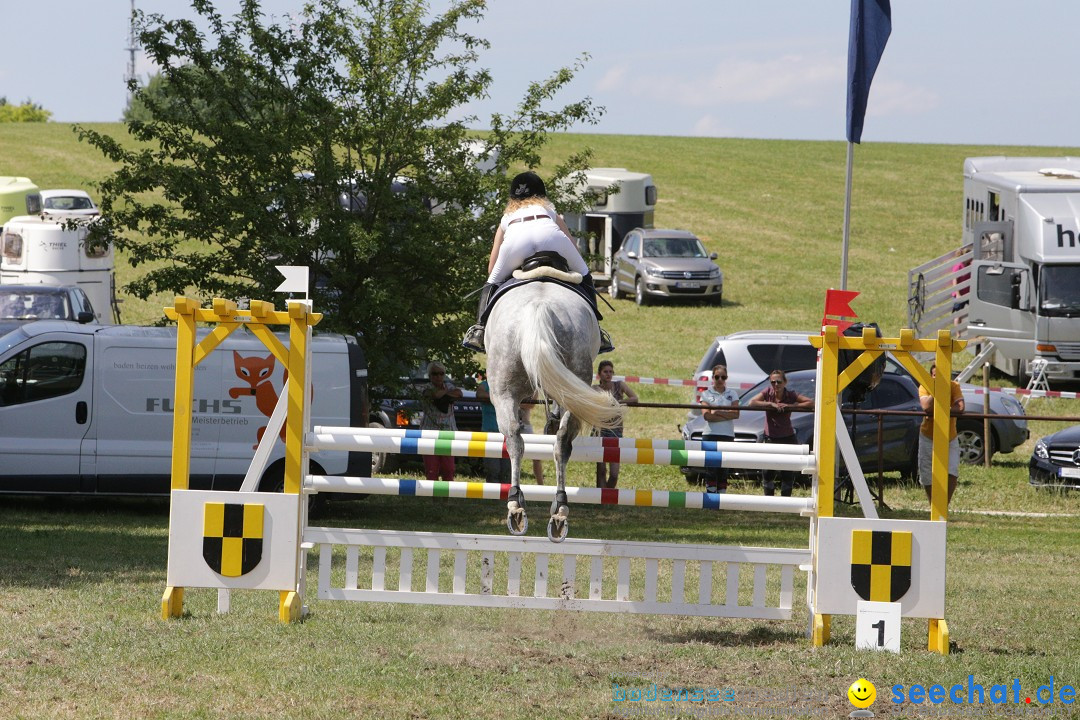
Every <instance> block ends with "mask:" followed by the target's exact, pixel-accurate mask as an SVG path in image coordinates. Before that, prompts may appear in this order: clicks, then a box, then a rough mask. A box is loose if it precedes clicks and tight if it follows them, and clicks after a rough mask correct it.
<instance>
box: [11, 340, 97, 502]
mask: <svg viewBox="0 0 1080 720" xmlns="http://www.w3.org/2000/svg"><path fill="white" fill-rule="evenodd" d="M93 343H94V336H93V335H80V334H75V333H65V332H56V333H47V334H43V335H38V336H35V337H30V338H28V339H27V340H26V341H25V342H22V343H20V344H18V345H16V346H15V347H12V348H10V349H9V350H8V351H7V352H5V353H4V355H3V356H2V357H0V490H4V491H9V492H12V491H14V492H34V493H53V492H60V493H71V492H84V491H92V490H93V478H92V477H88V478H87V480H86V484H85V485H86V486H84V483H83V482H82V473H81V469H80V460H81V452H82V444H83V439H84V438H85V437H86V435H87V431H88V429H89V427H90V417H91V413H92V411H93V400H94V398H93V387H94V383H93V374H94V367H93V364H94V353H93Z"/></svg>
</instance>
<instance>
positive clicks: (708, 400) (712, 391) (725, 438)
mask: <svg viewBox="0 0 1080 720" xmlns="http://www.w3.org/2000/svg"><path fill="white" fill-rule="evenodd" d="M712 377H713V384H712V387H710V388H708V389H706V390H705V391H703V392H702V393H701V400H700V402H701V406H702V408H703V410H702V411H701V417H703V418H704V419H705V421H706V422H707V423H709V430H708V432H707V433H705V434H704V435H702V436H701V439H702V440H718V441H721V442H732V441H734V440H735V422H734V421H735V418H737V417H739V409H738V407H728V406H733V405H734V406H737V405H738V404H739V396H738V394H737V393H736V392H735V391H734V390H731V389H729V388H728V387H727V378H728V371H727V366H726V365H715V366H714V367H713V369H712ZM727 478H728V471H727V468H708V469H707V470H706V475H705V491H706V492H711V493H715V492H721V493H723V492H727Z"/></svg>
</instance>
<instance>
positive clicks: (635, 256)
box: [626, 250, 637, 260]
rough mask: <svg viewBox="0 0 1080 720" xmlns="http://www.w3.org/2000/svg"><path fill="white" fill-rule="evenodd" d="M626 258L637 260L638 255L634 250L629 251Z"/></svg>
mask: <svg viewBox="0 0 1080 720" xmlns="http://www.w3.org/2000/svg"><path fill="white" fill-rule="evenodd" d="M626 257H628V258H630V259H631V260H637V253H636V252H634V251H633V250H628V251H627V252H626Z"/></svg>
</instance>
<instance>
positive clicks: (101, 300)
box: [0, 215, 119, 323]
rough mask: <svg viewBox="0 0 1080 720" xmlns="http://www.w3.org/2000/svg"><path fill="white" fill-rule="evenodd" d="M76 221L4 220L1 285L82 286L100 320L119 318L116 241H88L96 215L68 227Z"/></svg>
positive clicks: (103, 321)
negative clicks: (115, 267) (99, 242)
mask: <svg viewBox="0 0 1080 720" xmlns="http://www.w3.org/2000/svg"><path fill="white" fill-rule="evenodd" d="M72 221H73V220H72V218H63V217H57V218H55V219H53V218H50V217H45V216H28V215H23V216H19V217H14V218H12V219H11V220H9V221H8V222H7V223H5V225H4V231H3V235H2V236H0V284H8V285H15V284H17V285H33V284H38V283H40V284H43V285H78V286H79V287H81V288H82V289H83V291H84V292H85V293H86V295H87V296H88V297H89V298H90V302H91V304H92V305H93V306H94V314H95V315H96V316H97V320H98V322H100V323H108V322H110V321H112V320H114V319H115V321H116V322H119V319H118V315H119V313H118V312H117V307H116V301H115V297H116V288H115V279H114V277H115V276H114V274H113V269H114V265H115V262H114V257H113V249H112V245H111V244H104V245H98V244H93V245H91V244H88V243H87V242H86V237H87V234H88V233H89V229H88V223H89V222H93V220H92V219H90V220H87V221H80V222H79V224H78V225H77V226H75V227H70V226H68V223H69V222H72Z"/></svg>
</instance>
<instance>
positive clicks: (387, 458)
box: [368, 422, 398, 475]
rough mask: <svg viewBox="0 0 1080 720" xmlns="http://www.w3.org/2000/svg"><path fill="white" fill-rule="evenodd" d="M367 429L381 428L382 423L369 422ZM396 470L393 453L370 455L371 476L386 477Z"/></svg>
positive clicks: (396, 462) (374, 453) (396, 465)
mask: <svg viewBox="0 0 1080 720" xmlns="http://www.w3.org/2000/svg"><path fill="white" fill-rule="evenodd" d="M368 427H369V428H382V427H383V424H382V423H377V422H370V423H368ZM397 469H398V456H397V455H395V454H394V453H385V452H373V453H371V474H372V475H386V474H388V473H392V472H396V471H397Z"/></svg>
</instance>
